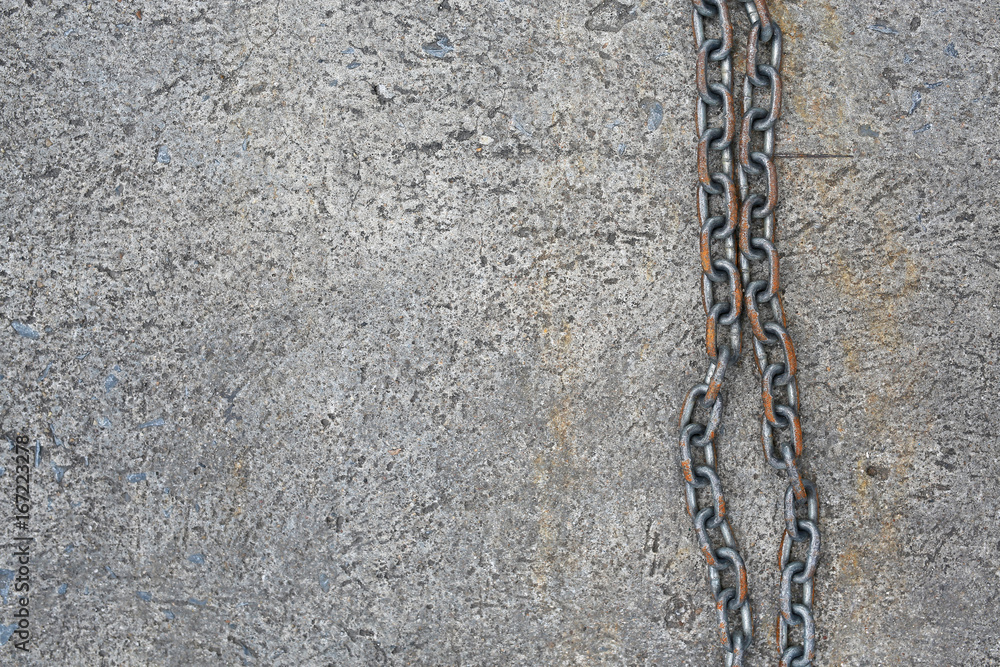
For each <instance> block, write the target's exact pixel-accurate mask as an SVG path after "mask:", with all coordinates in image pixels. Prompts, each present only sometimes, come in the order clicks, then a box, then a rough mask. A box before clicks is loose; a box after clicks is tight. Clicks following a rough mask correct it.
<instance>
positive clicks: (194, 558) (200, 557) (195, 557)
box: [188, 554, 205, 565]
mask: <svg viewBox="0 0 1000 667" xmlns="http://www.w3.org/2000/svg"><path fill="white" fill-rule="evenodd" d="M188 560H189V561H191V562H192V563H194V564H195V565H204V564H205V554H191V555H190V556H188Z"/></svg>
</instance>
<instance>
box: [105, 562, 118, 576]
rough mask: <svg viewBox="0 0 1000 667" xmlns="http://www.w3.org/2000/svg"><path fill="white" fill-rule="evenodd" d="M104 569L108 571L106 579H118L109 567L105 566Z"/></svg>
mask: <svg viewBox="0 0 1000 667" xmlns="http://www.w3.org/2000/svg"><path fill="white" fill-rule="evenodd" d="M104 569H105V570H107V571H108V579H117V578H118V575H117V574H115V571H114V570H112V569H111V566H110V565H105V566H104Z"/></svg>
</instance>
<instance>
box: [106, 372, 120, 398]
mask: <svg viewBox="0 0 1000 667" xmlns="http://www.w3.org/2000/svg"><path fill="white" fill-rule="evenodd" d="M117 386H118V378H117V377H116V376H115V374H114V373H112V374H111V375H109V376H108V377H106V378H104V393H105V394H106V393H108V392H109V391H111V390H112V389H114V388H115V387H117Z"/></svg>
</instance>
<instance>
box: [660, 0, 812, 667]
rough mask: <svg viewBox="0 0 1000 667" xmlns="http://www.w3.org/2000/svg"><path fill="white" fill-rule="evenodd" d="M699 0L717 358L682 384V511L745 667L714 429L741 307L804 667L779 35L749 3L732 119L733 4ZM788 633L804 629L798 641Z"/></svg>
mask: <svg viewBox="0 0 1000 667" xmlns="http://www.w3.org/2000/svg"><path fill="white" fill-rule="evenodd" d="M691 2H692V7H693V11H692V26H693V32H694V41H695V48H696V51H697V60H696V65H695V83H696V87H697V90H698V97H697V100H696V108H695V123H696V128H697V133H698V152H697V154H698V162H697V171H698V195H697V212H698V222H699V225H700V237H699V245H700V254H701V268H702V278H701V288H702V304H703V306H704V310H705V316H706V327H705V349H706V352H707V354H708V357H709V360H710V366H709V369H708V372H707V373H706V376H705V381H704V382H702V383H699V384H698V385H696V386H695V387H694V388H692V389H691V391H689V392H688V394H687V397H686V398H685V400H684V406H683V408H682V410H681V416H680V423H679V427H680V439H679V443H680V449H681V470H682V472H683V475H684V484H685V498H686V502H687V512H688V514H689V515H690V517H691V520H692V522H693V524H694V529H695V535H696V538H697V540H698V546H699V547H700V548H701V551H702V555H703V556H704V558H705V562H706V564H707V566H708V575H709V584H710V588H711V591H712V595H713V597H714V599H715V603H716V610H717V613H718V619H719V623H718V626H719V630H720V633H721V642H722V646H723V648H724V651H725V662H726V665H727V667H734V666H740V665H742V664H743V660H744V656H745V653H746V650H747V649H748V648H749V646H750V644H751V643H752V642H753V614H752V611H751V607H750V599H749V595H748V587H747V576H746V565H745V561H744V560H743V557H742V556H741V555H740V552H739V549H738V547H737V544H736V538H735V536H734V535H733V531H732V528H731V526H730V523H729V519H728V516H727V511H726V502H725V496H724V493H723V489H722V482H721V480H720V479H719V476H718V473H717V470H716V452H715V435H716V432H717V431H718V428H719V424H720V422H721V420H722V412H723V409H722V397H721V395H720V392H721V390H722V385H723V381H724V379H725V375H726V371H727V369H728V368H729V367H730V366H731V365H732V364H735V363H737V362H738V361H739V358H740V354H741V342H742V329H741V315H742V312H743V309H744V308H745V309H746V313H747V320H748V322H749V324H750V331H751V334H752V338H751V341H752V347H753V352H754V358H755V360H756V366H757V370H758V373H759V374H760V378H761V400H762V404H763V410H762V417H761V444H762V446H763V449H764V458H765V460H766V461H767V463H768V464H770V465H771V466H772V467H773V468H775V469H777V470H781V471H784V473H785V474H786V475H787V477H788V487H787V489H786V491H785V496H784V513H785V529H784V533H783V535H782V538H781V545H780V547H779V558H778V561H779V562H778V565H779V569H780V570H781V580H780V581H781V583H780V586H779V595H778V597H779V614H778V618H777V644H778V653H779V656H780V662H779V664H780V665H781V666H782V667H808V666H809V665H812V662H813V660H814V659H815V647H816V626H815V620H814V615H813V577H814V575H815V573H816V566H817V562H818V559H819V554H820V533H819V527H818V519H819V515H818V507H819V505H818V496H817V492H816V487H815V485H814V484H813V483H812V482H810V481H809V480H807V479H803V477H802V474H801V471H800V469H799V464H798V458H799V457H800V456H801V455H802V452H803V438H802V426H801V423H800V419H799V407H800V406H799V390H798V381H797V379H796V372H797V370H798V364H797V361H796V357H795V347H794V345H793V343H792V339H791V336H790V335H789V333H788V329H787V321H786V318H785V312H784V307H783V305H782V301H781V295H780V287H781V286H780V280H779V260H778V252H777V248H776V247H775V244H774V240H775V238H774V237H775V207H776V206H777V202H778V178H777V170H776V169H775V165H774V128H775V125H776V123H777V121H778V118H779V116H780V115H781V96H782V83H781V75H780V73H779V72H780V69H781V57H782V34H781V30H780V29H779V27H778V25H777V23H775V22H774V21H773V19H772V18H771V16H770V13H769V11H768V7H767V3H766V0H744V2H743V4H744V6H745V8H746V11H747V15H748V16H749V18H750V23H751V28H750V34H749V37H748V42H747V50H746V54H747V59H746V73H745V76H744V81H743V105H742V106H743V108H742V121H741V122H740V123H737V117H736V109H735V102H734V96H733V58H732V50H733V26H732V22H731V20H730V17H729V9H728V4H727V0H691ZM709 25H711V26H713V27H714V28H715V29H716V31H717V34H718V36H717V37H711V38H709V37H707V36H706V30H707V27H708V26H709ZM755 97H756V98H758V99H760V100H761V102H762V103H763V102H764V101H765V100H766V106H757V105H755ZM737 125H739V135H738V139H737V133H736V129H737ZM734 142H735V143H736V146H735V151H736V154H735V156H734ZM734 157H735V162H734ZM734 170H735V171H736V172H737V174H736V176H737V179H738V187H739V193H738V196H737V192H736V188H737V185H736V183H734V178H733V177H734ZM696 412H698V413H700V415H701V416H700V417H699V416H696ZM803 512H804V514H803ZM796 545H801V546H802V548H801V549H798V550H799V551H802V552H803V554H802V557H801V559H795V560H793V559H792V551H793V548H796ZM724 579H725V580H726V582H724V581H723V580H724ZM737 625H738V627H737ZM793 635H796V636H797V639H794V640H793Z"/></svg>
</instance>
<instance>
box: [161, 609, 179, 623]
mask: <svg viewBox="0 0 1000 667" xmlns="http://www.w3.org/2000/svg"><path fill="white" fill-rule="evenodd" d="M163 615H164V616H166V617H167V620H168V621H172V620H174V619H175V618H177V617H176V616H174V612H172V611H170V610H169V609H164V610H163Z"/></svg>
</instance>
